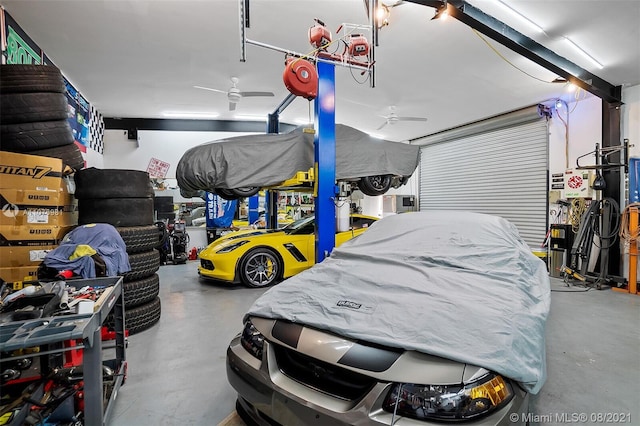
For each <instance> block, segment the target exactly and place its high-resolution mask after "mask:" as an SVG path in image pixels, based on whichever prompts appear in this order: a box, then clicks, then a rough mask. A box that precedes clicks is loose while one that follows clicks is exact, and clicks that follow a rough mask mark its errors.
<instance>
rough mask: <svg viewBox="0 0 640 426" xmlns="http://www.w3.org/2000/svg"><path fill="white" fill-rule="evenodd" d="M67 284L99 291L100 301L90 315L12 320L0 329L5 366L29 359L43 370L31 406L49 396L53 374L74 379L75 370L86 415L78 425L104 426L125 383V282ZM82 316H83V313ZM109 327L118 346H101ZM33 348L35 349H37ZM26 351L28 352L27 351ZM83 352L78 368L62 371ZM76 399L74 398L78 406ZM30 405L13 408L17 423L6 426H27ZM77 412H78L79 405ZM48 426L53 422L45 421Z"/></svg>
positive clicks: (117, 279) (119, 279)
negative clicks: (105, 380)
mask: <svg viewBox="0 0 640 426" xmlns="http://www.w3.org/2000/svg"><path fill="white" fill-rule="evenodd" d="M66 285H67V286H69V288H72V289H77V290H80V289H82V288H92V289H100V290H99V291H100V296H99V298H97V299H96V300H95V301H94V302H93V306H92V309H91V310H90V312H86V313H76V314H73V313H71V314H66V315H56V316H48V317H40V318H36V319H27V320H22V321H9V322H4V323H2V324H0V354H2V362H3V363H5V364H6V363H8V362H11V361H12V360H13V359H20V360H24V359H26V358H34V359H35V360H37V364H38V365H39V370H40V371H39V375H37V374H36V376H35V378H34V380H33V383H34V384H35V383H37V380H40V381H41V385H40V389H38V391H37V392H36V393H35V394H33V395H32V396H31V397H29V398H28V400H29V401H31V400H33V399H38V398H41V397H42V395H43V393H46V392H47V391H48V390H47V389H46V386H47V385H46V384H45V383H46V382H45V379H46V378H50V377H52V375H53V374H54V373H57V372H58V371H61V370H64V371H65V372H67V373H69V374H73V372H74V371H75V374H76V375H81V377H77V378H76V379H75V380H77V381H75V383H78V381H79V380H82V382H83V384H82V385H81V386H77V387H78V391H79V392H81V393H82V394H81V396H80V398H81V400H82V404H81V407H82V409H83V411H82V413H81V414H82V416H81V421H79V420H78V422H77V423H76V424H85V425H106V424H107V423H108V421H109V417H110V415H111V413H112V411H113V402H114V401H115V398H116V396H117V394H118V390H119V388H120V386H121V385H122V384H123V383H124V380H125V375H126V369H127V363H126V356H125V349H126V341H125V322H124V321H125V319H124V296H123V291H122V277H106V278H94V279H79V280H69V281H68V282H66ZM78 311H80V312H82V310H78ZM106 323H108V324H109V326H110V328H111V329H112V331H111V332H109V333H106V334H111V335H113V337H114V340H115V345H113V344H109V345H107V344H105V345H104V346H103V342H102V340H103V334H105V332H104V331H105V330H106V328H103V325H105V324H106ZM34 348H36V350H33V349H34ZM26 349H30V350H28V351H26ZM80 349H81V350H82V353H81V356H82V360H81V362H78V360H77V358H76V362H75V364H76V365H74V366H73V367H71V368H66V369H64V368H63V367H64V365H63V364H62V363H61V362H60V360H61V359H63V358H66V359H67V360H68V359H69V357H68V355H69V354H70V353H74V354H78V353H79V350H80ZM34 364H36V362H34ZM67 365H68V363H67ZM105 370H108V371H110V372H111V373H112V374H111V376H110V377H111V378H112V382H110V383H109V386H108V387H107V388H105V386H104V385H103V374H104V371H105ZM27 380H28V378H27V379H22V380H15V381H14V382H18V383H17V386H20V383H19V382H20V381H22V384H24V382H25V381H27ZM70 382H72V380H71V379H69V378H68V377H67V383H70ZM11 386H16V384H13V383H12V382H11V381H7V382H6V383H3V385H2V387H3V391H2V393H3V394H6V393H8V392H9V389H10V387H11ZM42 386H44V389H43V388H42ZM105 389H108V391H105ZM77 398H78V395H77V394H76V395H75V401H76V402H77V401H78V400H77ZM44 399H46V397H45V398H43V400H44ZM70 400H71V402H72V403H73V401H74V398H70ZM3 402H4V401H3ZM29 405H31V404H24V408H23V410H20V409H19V408H18V406H17V405H16V406H15V407H13V418H12V419H11V420H9V421H8V423H7V422H5V423H3V424H9V425H13V424H28V423H24V417H25V416H26V415H27V414H26V413H25V412H24V411H28V410H29V409H30V408H29ZM9 406H10V404H9ZM5 407H7V405H5ZM74 408H75V409H76V410H77V404H76V407H74ZM5 411H6V410H5ZM21 411H22V412H21ZM74 412H75V411H74ZM5 414H6V413H5ZM46 424H51V423H49V422H47V423H46ZM53 424H56V423H53Z"/></svg>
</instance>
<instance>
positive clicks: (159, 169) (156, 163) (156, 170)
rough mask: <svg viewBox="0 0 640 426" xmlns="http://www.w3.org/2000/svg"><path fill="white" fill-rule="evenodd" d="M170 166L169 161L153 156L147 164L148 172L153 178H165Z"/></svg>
mask: <svg viewBox="0 0 640 426" xmlns="http://www.w3.org/2000/svg"><path fill="white" fill-rule="evenodd" d="M169 167H171V165H170V164H169V163H166V162H164V161H162V160H158V159H157V158H153V157H152V158H151V160H149V165H148V166H147V173H149V176H150V177H152V178H154V177H155V178H164V177H166V176H167V172H168V171H169Z"/></svg>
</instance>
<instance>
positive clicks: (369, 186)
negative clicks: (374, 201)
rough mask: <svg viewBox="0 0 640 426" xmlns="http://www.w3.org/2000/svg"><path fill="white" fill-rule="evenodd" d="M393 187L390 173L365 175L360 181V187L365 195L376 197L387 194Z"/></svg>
mask: <svg viewBox="0 0 640 426" xmlns="http://www.w3.org/2000/svg"><path fill="white" fill-rule="evenodd" d="M389 188H391V176H390V175H378V176H365V177H363V178H361V179H360V180H359V181H358V189H360V191H362V193H363V194H364V195H369V196H372V197H375V196H376V195H382V194H385V193H386V192H387V191H388V190H389Z"/></svg>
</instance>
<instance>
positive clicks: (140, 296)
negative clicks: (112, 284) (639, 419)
mask: <svg viewBox="0 0 640 426" xmlns="http://www.w3.org/2000/svg"><path fill="white" fill-rule="evenodd" d="M122 290H123V291H124V307H125V309H129V308H133V307H135V306H140V305H144V304H145V303H148V302H150V301H152V300H153V299H155V298H156V297H157V296H158V294H159V293H160V277H159V276H158V274H153V275H151V276H148V277H145V278H142V279H139V280H135V281H125V282H123V283H122Z"/></svg>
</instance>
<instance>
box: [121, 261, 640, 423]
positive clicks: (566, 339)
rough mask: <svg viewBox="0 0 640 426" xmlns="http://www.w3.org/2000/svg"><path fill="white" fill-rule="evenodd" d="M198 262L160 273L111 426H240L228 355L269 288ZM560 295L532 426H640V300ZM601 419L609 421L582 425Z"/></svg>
mask: <svg viewBox="0 0 640 426" xmlns="http://www.w3.org/2000/svg"><path fill="white" fill-rule="evenodd" d="M196 265H197V263H196V262H195V261H190V262H188V263H187V264H185V265H166V266H162V267H161V268H160V271H159V274H160V298H161V300H162V316H161V319H160V322H159V323H158V324H156V325H155V326H153V327H152V328H150V329H149V330H146V331H144V332H141V333H139V334H136V335H133V336H131V337H130V338H129V347H128V350H127V359H128V363H129V372H128V379H127V382H126V384H125V385H124V386H123V387H122V388H121V390H120V393H119V396H118V399H117V401H116V404H115V407H114V408H115V412H114V415H113V417H112V419H111V422H110V425H112V426H129V425H131V426H140V425H158V426H159V425H168V426H169V425H170V426H174V425H184V426H186V425H203V426H205V425H206V426H211V425H218V424H221V423H224V424H227V425H228V424H241V422H238V421H237V420H234V419H236V418H235V417H234V416H233V412H234V409H235V398H236V396H235V392H234V391H233V389H232V388H231V386H230V385H229V384H228V383H227V378H226V371H225V352H226V348H227V344H228V343H229V341H230V340H231V339H232V338H233V336H234V335H235V334H236V333H237V332H238V331H240V329H241V327H242V317H243V315H244V312H245V311H246V310H247V309H248V308H249V306H250V305H251V304H252V303H253V301H254V300H255V299H256V298H257V297H258V296H260V295H261V294H262V293H263V292H264V290H262V289H248V288H244V287H242V286H226V285H223V284H216V283H210V282H204V281H200V280H199V278H198V275H197V266H196ZM552 290H553V293H552V304H551V315H550V317H549V321H548V324H547V373H548V379H547V382H546V384H545V385H544V387H543V388H542V390H541V392H540V393H539V394H538V395H535V396H534V397H533V399H532V406H531V411H532V413H534V414H536V415H539V416H540V417H539V418H538V419H537V420H539V422H535V421H534V422H532V423H533V424H536V423H540V424H559V423H570V420H571V419H572V417H571V416H572V415H573V413H576V414H575V416H578V415H579V414H580V413H586V414H587V417H588V418H590V417H593V418H594V419H596V418H595V416H597V415H598V413H621V414H624V416H625V417H624V419H625V420H626V423H627V424H635V425H638V424H640V404H638V398H639V396H640V367H639V366H638V356H639V354H640V330H639V328H638V325H639V324H640V309H639V308H640V297H639V296H632V295H628V294H620V293H616V292H613V291H611V290H602V291H598V290H595V289H594V290H590V291H587V292H584V291H580V290H583V289H582V288H580V287H571V288H568V287H566V286H565V285H564V283H563V282H562V281H561V280H558V279H552ZM627 415H628V416H630V417H628V418H627V417H626V416H627ZM562 416H566V417H565V421H564V422H563V421H562V419H563V417H562ZM576 418H577V417H576ZM616 418H617V417H616ZM629 419H630V420H629ZM534 420H535V419H534ZM566 420H569V421H566ZM576 422H577V421H574V423H576ZM596 423H605V422H604V421H603V422H596V421H587V422H583V423H581V424H596ZM622 423H625V422H622Z"/></svg>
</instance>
